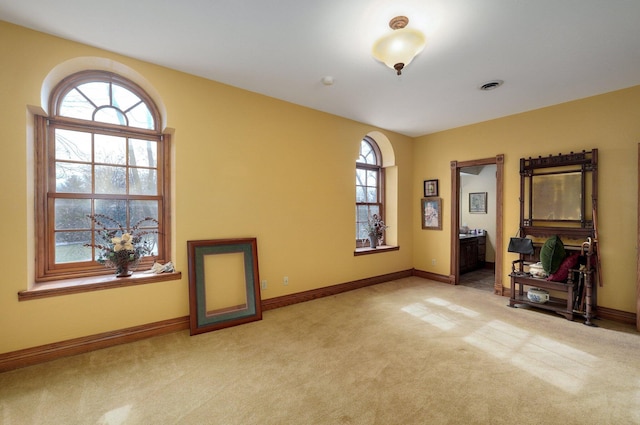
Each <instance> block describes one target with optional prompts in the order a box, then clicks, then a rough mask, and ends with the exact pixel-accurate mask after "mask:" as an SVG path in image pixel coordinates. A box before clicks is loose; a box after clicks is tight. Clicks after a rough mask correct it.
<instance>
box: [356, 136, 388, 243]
mask: <svg viewBox="0 0 640 425" xmlns="http://www.w3.org/2000/svg"><path fill="white" fill-rule="evenodd" d="M363 140H364V141H366V142H367V143H369V145H370V146H371V148H372V149H373V151H374V153H375V156H376V163H375V164H367V163H364V162H359V161H356V170H358V169H361V170H372V171H377V172H378V202H376V203H375V204H377V205H378V207H379V210H380V219H381V220H383V221H384V219H385V218H384V217H385V204H384V199H385V172H384V167H383V166H382V152H381V151H380V147H379V146H378V144H377V143H376V141H375V140H373V139H372V138H371V137H369V136H365V137H364V138H363ZM361 142H362V141H361ZM355 205H356V206H358V205H374V203H370V202H356V203H355ZM383 234H384V233H383ZM369 250H370V251H375V250H373V249H371V248H369V246H367V245H365V243H364V242H363V241H362V240H361V239H356V251H355V252H354V255H364V254H367V253H369V252H368V251H369ZM363 253H364V254H363Z"/></svg>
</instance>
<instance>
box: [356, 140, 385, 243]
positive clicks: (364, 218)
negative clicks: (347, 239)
mask: <svg viewBox="0 0 640 425" xmlns="http://www.w3.org/2000/svg"><path fill="white" fill-rule="evenodd" d="M383 200H384V170H383V168H382V155H381V154H380V149H379V148H378V145H377V144H376V142H375V141H374V140H373V139H372V138H370V137H368V136H367V137H365V138H364V139H362V141H361V142H360V154H359V156H358V159H357V161H356V248H359V247H366V246H369V242H368V235H367V230H366V229H367V223H368V221H369V220H370V219H371V218H372V217H373V215H374V214H375V215H377V216H378V217H379V218H380V219H382V220H384V202H383Z"/></svg>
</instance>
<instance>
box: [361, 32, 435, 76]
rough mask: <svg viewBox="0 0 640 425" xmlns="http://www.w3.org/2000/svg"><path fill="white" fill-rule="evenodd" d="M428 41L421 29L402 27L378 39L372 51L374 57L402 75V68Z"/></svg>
mask: <svg viewBox="0 0 640 425" xmlns="http://www.w3.org/2000/svg"><path fill="white" fill-rule="evenodd" d="M426 42H427V40H426V38H425V36H424V34H422V33H421V32H420V31H417V30H414V29H411V28H400V29H397V30H394V31H392V32H390V33H389V34H387V35H385V36H384V37H382V38H380V39H379V40H378V41H376V42H375V44H374V45H373V52H372V53H373V57H374V58H376V59H377V60H379V61H380V62H384V64H385V65H387V66H388V67H389V68H391V69H395V70H396V71H398V75H400V74H401V72H400V71H401V70H402V68H403V67H405V66H407V65H408V64H409V63H410V62H411V61H412V60H413V58H414V57H416V55H418V53H420V52H421V51H422V49H424V46H425V44H426Z"/></svg>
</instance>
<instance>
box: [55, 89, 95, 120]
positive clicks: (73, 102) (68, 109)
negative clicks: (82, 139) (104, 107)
mask: <svg viewBox="0 0 640 425" xmlns="http://www.w3.org/2000/svg"><path fill="white" fill-rule="evenodd" d="M94 109H96V107H95V106H94V105H92V104H91V103H90V102H89V101H88V100H87V99H86V98H85V97H84V96H82V95H81V94H80V92H78V90H76V89H73V90H70V91H69V93H67V95H66V96H65V97H64V99H62V102H60V111H59V114H60V115H62V116H64V117H71V118H80V119H83V120H89V121H91V119H92V116H93V111H94Z"/></svg>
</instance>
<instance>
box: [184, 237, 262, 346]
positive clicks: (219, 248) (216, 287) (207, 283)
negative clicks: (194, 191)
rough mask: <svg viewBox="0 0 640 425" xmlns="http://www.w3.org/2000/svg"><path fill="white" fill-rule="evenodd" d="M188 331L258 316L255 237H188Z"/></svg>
mask: <svg viewBox="0 0 640 425" xmlns="http://www.w3.org/2000/svg"><path fill="white" fill-rule="evenodd" d="M187 251H188V256H189V329H190V331H191V335H196V334H200V333H204V332H210V331H214V330H218V329H223V328H228V327H231V326H237V325H240V324H243V323H248V322H253V321H257V320H261V319H262V307H261V299H260V283H259V282H260V276H259V274H258V248H257V240H256V238H241V239H214V240H200V241H188V242H187Z"/></svg>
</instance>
